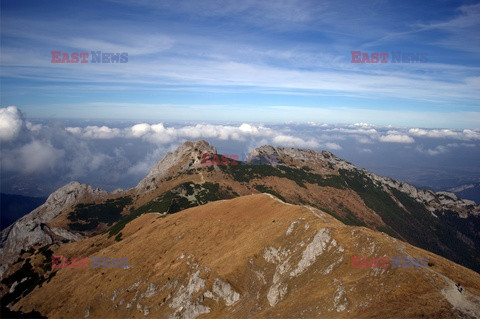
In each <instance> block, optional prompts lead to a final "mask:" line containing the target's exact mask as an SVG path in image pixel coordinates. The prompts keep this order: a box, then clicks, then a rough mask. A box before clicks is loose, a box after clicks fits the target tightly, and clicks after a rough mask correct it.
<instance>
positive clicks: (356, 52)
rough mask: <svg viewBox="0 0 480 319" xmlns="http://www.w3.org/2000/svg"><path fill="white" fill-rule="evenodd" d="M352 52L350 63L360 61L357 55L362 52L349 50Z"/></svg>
mask: <svg viewBox="0 0 480 319" xmlns="http://www.w3.org/2000/svg"><path fill="white" fill-rule="evenodd" d="M350 52H351V53H352V63H362V61H360V59H359V57H360V55H361V54H362V52H360V51H350Z"/></svg>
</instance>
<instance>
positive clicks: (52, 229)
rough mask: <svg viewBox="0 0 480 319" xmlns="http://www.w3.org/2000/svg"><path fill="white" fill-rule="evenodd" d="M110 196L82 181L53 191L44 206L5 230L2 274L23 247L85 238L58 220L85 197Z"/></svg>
mask: <svg viewBox="0 0 480 319" xmlns="http://www.w3.org/2000/svg"><path fill="white" fill-rule="evenodd" d="M106 195H107V193H106V192H104V191H101V190H98V189H92V188H91V187H90V186H88V185H83V184H80V183H78V182H72V183H70V184H67V185H65V186H63V187H62V188H60V189H58V190H57V191H55V192H54V193H52V194H51V195H50V196H49V197H48V198H47V200H46V202H45V203H44V204H43V205H41V206H39V207H38V208H36V209H35V210H33V211H32V212H30V213H29V214H27V215H25V216H23V217H21V218H20V219H19V220H17V221H16V222H15V223H14V224H12V225H10V226H9V227H7V228H6V229H4V230H3V231H2V239H1V240H2V241H1V245H0V254H1V262H2V265H1V267H0V274H2V273H3V271H5V269H6V268H7V266H8V264H9V263H10V262H11V261H12V260H14V259H15V258H16V257H17V256H18V254H19V253H20V252H21V251H22V250H26V249H28V248H30V247H32V246H34V245H45V244H51V243H54V242H67V241H71V240H79V239H81V238H82V237H83V236H82V235H80V234H78V233H74V232H71V231H70V230H69V229H68V227H62V225H61V224H60V225H57V224H56V223H55V222H54V219H55V218H56V217H58V216H59V214H60V213H61V212H63V211H65V210H66V209H69V208H71V207H72V205H75V204H77V203H78V202H79V201H81V200H86V201H94V200H99V199H104V198H105V197H106Z"/></svg>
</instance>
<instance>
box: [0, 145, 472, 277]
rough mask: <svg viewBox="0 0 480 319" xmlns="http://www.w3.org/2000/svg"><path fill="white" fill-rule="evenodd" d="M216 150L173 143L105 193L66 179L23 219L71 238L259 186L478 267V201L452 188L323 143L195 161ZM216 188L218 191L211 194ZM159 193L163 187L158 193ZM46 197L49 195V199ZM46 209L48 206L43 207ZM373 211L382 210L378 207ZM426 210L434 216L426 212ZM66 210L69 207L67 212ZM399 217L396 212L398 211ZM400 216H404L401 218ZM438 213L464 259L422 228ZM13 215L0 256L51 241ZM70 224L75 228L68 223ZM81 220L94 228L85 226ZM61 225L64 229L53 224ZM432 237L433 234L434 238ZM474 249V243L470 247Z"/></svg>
mask: <svg viewBox="0 0 480 319" xmlns="http://www.w3.org/2000/svg"><path fill="white" fill-rule="evenodd" d="M216 152H217V150H216V148H215V147H213V146H211V145H210V144H209V143H208V142H206V141H203V140H201V141H196V142H185V143H183V144H182V145H180V146H179V147H178V148H177V149H176V150H175V151H173V152H169V153H167V154H166V155H165V156H164V157H163V158H162V159H160V160H159V161H158V162H157V163H156V164H155V165H154V166H153V168H152V170H150V172H149V173H148V174H147V175H146V177H145V178H144V179H142V180H141V181H140V182H139V183H138V184H137V186H135V187H134V188H132V189H130V190H126V191H117V192H115V193H110V194H108V193H106V192H104V191H101V190H93V189H92V188H91V187H90V186H87V185H81V184H79V183H76V182H73V183H70V184H68V185H66V186H64V187H62V188H61V189H59V190H58V191H57V192H54V193H53V194H52V195H51V196H50V197H53V198H57V201H60V202H58V203H57V204H55V205H53V204H52V203H51V204H50V206H48V207H47V208H45V207H44V208H43V209H42V210H40V211H42V212H44V213H45V215H46V216H45V218H43V219H38V218H35V215H36V214H37V215H38V214H39V208H38V209H37V210H35V211H33V212H32V213H31V214H29V216H30V217H26V219H27V220H29V218H30V219H31V222H32V223H33V224H35V223H36V225H33V224H32V225H31V226H38V225H40V224H48V223H50V224H52V225H55V226H56V227H54V229H55V230H56V234H57V235H58V236H59V239H60V240H68V241H70V240H78V239H81V238H83V237H85V236H89V235H94V234H96V233H99V232H101V231H103V230H106V229H107V228H108V227H109V225H112V223H113V224H114V223H116V222H119V220H121V219H125V218H124V217H125V216H127V218H126V219H125V222H128V220H129V218H128V216H132V218H135V216H137V215H135V216H133V214H132V213H131V212H132V211H134V212H138V214H141V213H142V212H149V211H152V209H160V210H163V211H160V213H163V212H164V211H167V212H174V211H178V210H181V209H182V207H183V208H188V207H191V206H192V205H193V206H195V205H201V204H202V203H206V202H208V201H209V199H212V200H218V199H227V198H233V197H236V196H242V195H248V194H251V193H257V192H265V191H266V192H267V193H270V194H273V195H275V196H277V197H279V198H281V199H283V200H286V201H287V202H289V203H293V204H310V205H312V206H314V207H316V208H320V209H324V210H325V211H327V212H328V213H330V214H331V215H332V216H334V217H335V218H339V219H340V220H342V221H343V222H346V223H347V224H353V225H355V224H357V225H362V226H367V227H369V228H372V229H375V230H379V231H384V232H387V233H389V234H391V235H394V236H397V237H398V238H401V239H403V240H406V241H408V242H410V243H413V244H416V245H420V246H421V247H423V248H428V247H430V250H431V249H433V251H434V252H436V253H440V254H442V255H443V256H450V258H453V259H454V260H456V261H457V262H459V261H460V262H462V263H463V264H465V262H468V265H470V267H472V265H477V266H475V267H476V269H480V266H479V265H480V257H479V256H478V247H477V246H476V243H478V242H479V241H480V238H478V233H477V235H475V230H476V229H480V228H478V227H480V226H479V225H480V223H479V222H478V220H479V212H480V205H476V204H475V203H474V202H472V201H468V200H462V199H458V198H457V197H456V196H455V195H454V194H451V193H447V192H437V193H435V192H432V191H428V190H418V189H417V188H415V187H414V186H412V185H409V184H407V183H402V182H397V181H394V180H393V179H390V178H388V177H381V176H378V175H376V174H373V173H370V172H368V171H366V170H364V169H358V168H356V167H355V166H354V165H353V164H351V163H349V162H347V161H344V160H342V159H339V158H337V157H336V156H335V155H333V154H332V153H330V152H327V151H322V152H316V151H313V150H308V149H294V148H284V147H274V146H261V147H259V148H256V149H254V150H252V152H251V153H252V154H253V155H264V156H265V155H277V158H278V162H279V165H276V166H275V167H273V166H270V165H237V166H217V165H213V166H205V165H202V164H201V157H202V153H216ZM182 183H183V184H182ZM189 183H190V184H189ZM192 183H193V184H192ZM69 185H70V186H69ZM182 185H183V186H182ZM191 185H193V187H192V186H191ZM307 185H308V186H307ZM64 188H66V189H70V188H72V189H76V192H77V193H78V194H80V193H81V195H78V196H77V197H75V200H66V202H65V203H66V204H62V203H61V200H60V199H61V198H62V196H66V193H68V191H67V192H65V189H64ZM215 192H216V193H217V194H213V193H215ZM166 193H168V194H169V195H168V196H166V197H165V194H166ZM54 194H55V195H54ZM199 194H200V195H202V194H203V195H202V197H203V198H204V200H197V199H196V198H195V197H198V196H199ZM372 194H374V195H372ZM405 195H407V196H405ZM50 197H49V200H50V202H52V199H50ZM397 197H398V198H397ZM408 197H410V198H412V199H414V201H412V200H410V199H408ZM107 198H110V199H109V201H115V200H118V201H121V199H122V198H125V199H126V200H124V201H123V202H122V203H121V205H120V204H118V205H117V202H114V205H116V206H117V211H116V215H115V216H117V217H115V216H113V217H112V219H111V220H100V221H98V222H89V223H87V224H85V223H84V222H83V221H82V217H81V216H82V214H84V213H85V211H86V209H88V207H87V208H85V207H83V206H82V207H79V205H83V204H81V203H80V202H85V203H87V205H90V204H88V203H89V202H93V203H95V201H96V200H97V201H100V202H101V201H102V200H103V201H105V200H106V199H107ZM399 198H400V199H399ZM49 200H47V202H49ZM129 201H131V204H129ZM92 205H94V204H92ZM122 205H123V206H122ZM105 206H106V205H105ZM422 207H423V208H422ZM49 209H50V210H51V211H50V212H48V210H49ZM392 209H394V210H395V212H396V213H395V214H393V215H392V213H391V212H390V210H392ZM104 211H106V209H104V210H102V209H99V210H98V213H100V214H101V213H102V212H104ZM380 211H381V212H382V213H379V212H380ZM427 212H428V214H429V215H431V216H432V218H433V219H432V218H430V219H429V217H428V216H425V215H426V214H427ZM87 213H88V211H87ZM92 213H95V212H94V211H93V212H92ZM72 214H74V215H73V216H72ZM95 214H97V213H95ZM399 214H403V215H402V216H400V215H399ZM412 214H413V215H412ZM415 214H417V215H418V214H419V216H422V219H423V221H418V220H417V219H418V218H417V217H413V216H416V215H415ZM90 215H91V214H90ZM122 216H124V217H122ZM400 217H401V219H399V218H400ZM85 218H86V217H84V219H83V220H85ZM404 219H407V222H405V220H404ZM440 219H441V220H440ZM445 220H446V221H447V222H448V223H450V224H452V225H453V226H455V225H456V224H458V223H461V226H462V229H461V231H458V230H457V233H455V234H453V235H449V236H451V238H453V239H452V240H454V244H456V245H458V244H459V243H461V244H462V245H463V246H465V248H464V251H462V253H465V254H471V255H472V257H471V259H469V260H470V261H469V260H467V261H465V260H462V259H459V258H462V256H457V257H452V256H455V252H452V249H451V248H448V242H447V243H446V245H447V248H446V249H443V247H442V245H445V243H443V242H441V239H435V238H436V237H437V235H435V231H433V232H432V231H431V230H429V229H428V227H430V225H428V223H432V222H433V223H435V225H436V226H435V225H434V227H437V228H438V227H440V228H442V230H441V232H440V234H443V233H445V232H450V231H451V230H450V229H451V227H452V225H447V226H445V222H444V221H445ZM72 221H73V223H72ZM87 221H88V220H87ZM19 222H20V223H19V225H18V226H17V227H16V229H17V232H20V233H21V234H20V235H18V236H13V238H12V239H10V241H9V240H8V237H9V234H10V231H8V232H2V246H1V249H2V250H3V251H7V254H5V256H4V257H3V258H4V260H7V262H8V261H10V262H11V261H13V259H14V257H15V254H16V253H19V252H20V250H21V249H27V248H28V245H33V244H37V245H40V244H50V243H53V242H55V240H53V239H52V236H50V235H47V234H46V232H43V230H42V229H40V228H39V227H34V228H33V229H35V231H36V232H37V234H36V235H35V236H32V237H33V238H36V239H35V240H36V242H35V240H31V241H29V242H27V244H25V243H22V238H24V237H28V236H30V235H29V232H25V231H24V232H23V233H22V232H21V231H19V229H22V227H23V228H27V229H28V227H24V226H25V225H24V226H20V225H23V224H25V222H22V221H19ZM22 223H23V224H22ZM399 223H400V224H399ZM402 223H403V224H402ZM408 223H413V224H415V225H416V226H415V227H414V228H413V230H411V231H410V230H408V229H407V230H405V229H403V228H405V227H412V225H408ZM14 225H15V224H14ZM14 225H12V227H13V226H14ZM89 225H92V226H89ZM399 225H400V226H399ZM472 225H473V226H472ZM31 226H30V228H31ZM73 226H75V228H74V229H72V227H73ZM47 227H48V225H47ZM88 227H90V228H91V227H94V228H91V229H89V228H88ZM402 227H403V228H402ZM472 227H473V228H472ZM117 228H119V227H117ZM61 229H63V231H60V230H61ZM75 229H76V230H75ZM472 229H473V231H472ZM47 230H49V229H47ZM49 231H50V230H49ZM85 231H87V232H85ZM422 231H427V233H426V234H430V235H429V236H430V237H435V238H434V239H432V240H431V241H424V240H423V239H422V238H420V237H421V236H417V235H414V234H413V235H412V234H411V232H422ZM42 232H43V233H42ZM442 232H443V233H442ZM479 232H480V231H479ZM119 233H120V231H117V230H115V231H112V232H111V234H113V235H118V234H119ZM476 236H477V237H476ZM435 240H438V241H439V242H438V243H435ZM19 242H20V243H21V244H19ZM57 242H58V240H57ZM432 245H433V246H432ZM12 247H14V248H12ZM432 247H433V248H432ZM475 251H477V253H476V254H475ZM475 255H476V257H475ZM7 257H8V258H9V259H8V258H7ZM455 258H456V259H455ZM475 260H476V261H475ZM4 265H5V262H3V261H2V266H4ZM4 269H5V267H4V268H3V270H4Z"/></svg>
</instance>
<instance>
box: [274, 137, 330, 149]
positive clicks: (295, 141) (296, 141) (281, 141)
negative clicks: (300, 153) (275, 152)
mask: <svg viewBox="0 0 480 319" xmlns="http://www.w3.org/2000/svg"><path fill="white" fill-rule="evenodd" d="M273 142H274V143H275V144H278V145H281V146H286V147H308V148H317V147H319V144H318V143H317V142H316V141H314V140H308V141H305V140H303V139H301V138H299V137H294V136H290V135H278V136H275V137H274V138H273ZM332 144H334V143H332Z"/></svg>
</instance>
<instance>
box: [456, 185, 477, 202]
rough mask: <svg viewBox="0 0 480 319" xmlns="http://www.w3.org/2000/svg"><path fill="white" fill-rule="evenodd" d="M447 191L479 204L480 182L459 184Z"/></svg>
mask: <svg viewBox="0 0 480 319" xmlns="http://www.w3.org/2000/svg"><path fill="white" fill-rule="evenodd" d="M449 191H450V192H452V193H454V194H455V195H457V196H458V197H461V198H466V199H470V200H473V201H475V202H476V203H477V204H480V183H473V184H465V185H460V186H457V187H454V188H452V189H450V190H449Z"/></svg>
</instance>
